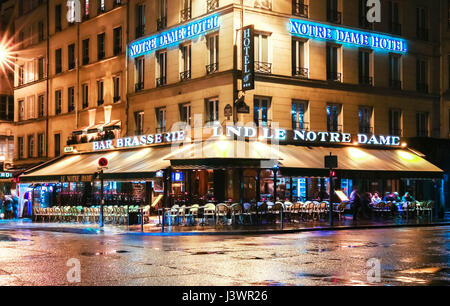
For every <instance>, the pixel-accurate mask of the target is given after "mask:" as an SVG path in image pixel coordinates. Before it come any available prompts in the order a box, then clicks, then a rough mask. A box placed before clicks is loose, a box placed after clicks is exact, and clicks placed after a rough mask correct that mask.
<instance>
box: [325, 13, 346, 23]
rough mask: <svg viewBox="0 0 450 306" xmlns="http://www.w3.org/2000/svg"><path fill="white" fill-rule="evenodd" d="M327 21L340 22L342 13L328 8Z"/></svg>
mask: <svg viewBox="0 0 450 306" xmlns="http://www.w3.org/2000/svg"><path fill="white" fill-rule="evenodd" d="M327 21H328V22H332V23H342V13H341V12H338V11H335V10H328V11H327Z"/></svg>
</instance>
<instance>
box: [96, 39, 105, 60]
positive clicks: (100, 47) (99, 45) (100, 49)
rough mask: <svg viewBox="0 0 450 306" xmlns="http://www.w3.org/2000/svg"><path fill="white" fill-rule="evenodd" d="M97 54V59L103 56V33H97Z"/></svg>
mask: <svg viewBox="0 0 450 306" xmlns="http://www.w3.org/2000/svg"><path fill="white" fill-rule="evenodd" d="M97 56H98V60H99V61H100V60H102V59H104V58H105V33H101V34H98V35H97Z"/></svg>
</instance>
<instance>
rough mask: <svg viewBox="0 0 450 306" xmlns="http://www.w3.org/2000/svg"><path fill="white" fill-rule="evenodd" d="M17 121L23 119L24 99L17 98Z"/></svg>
mask: <svg viewBox="0 0 450 306" xmlns="http://www.w3.org/2000/svg"><path fill="white" fill-rule="evenodd" d="M18 105H19V121H23V120H25V101H24V100H19V102H18Z"/></svg>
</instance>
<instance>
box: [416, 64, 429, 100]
mask: <svg viewBox="0 0 450 306" xmlns="http://www.w3.org/2000/svg"><path fill="white" fill-rule="evenodd" d="M416 67H417V68H416V78H417V91H418V92H423V93H428V81H427V79H428V78H427V75H428V68H427V62H426V60H424V59H417V63H416Z"/></svg>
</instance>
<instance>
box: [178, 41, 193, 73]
mask: <svg viewBox="0 0 450 306" xmlns="http://www.w3.org/2000/svg"><path fill="white" fill-rule="evenodd" d="M180 51H181V72H180V80H181V81H185V80H189V79H190V78H191V45H190V44H188V45H183V46H181V49H180Z"/></svg>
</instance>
